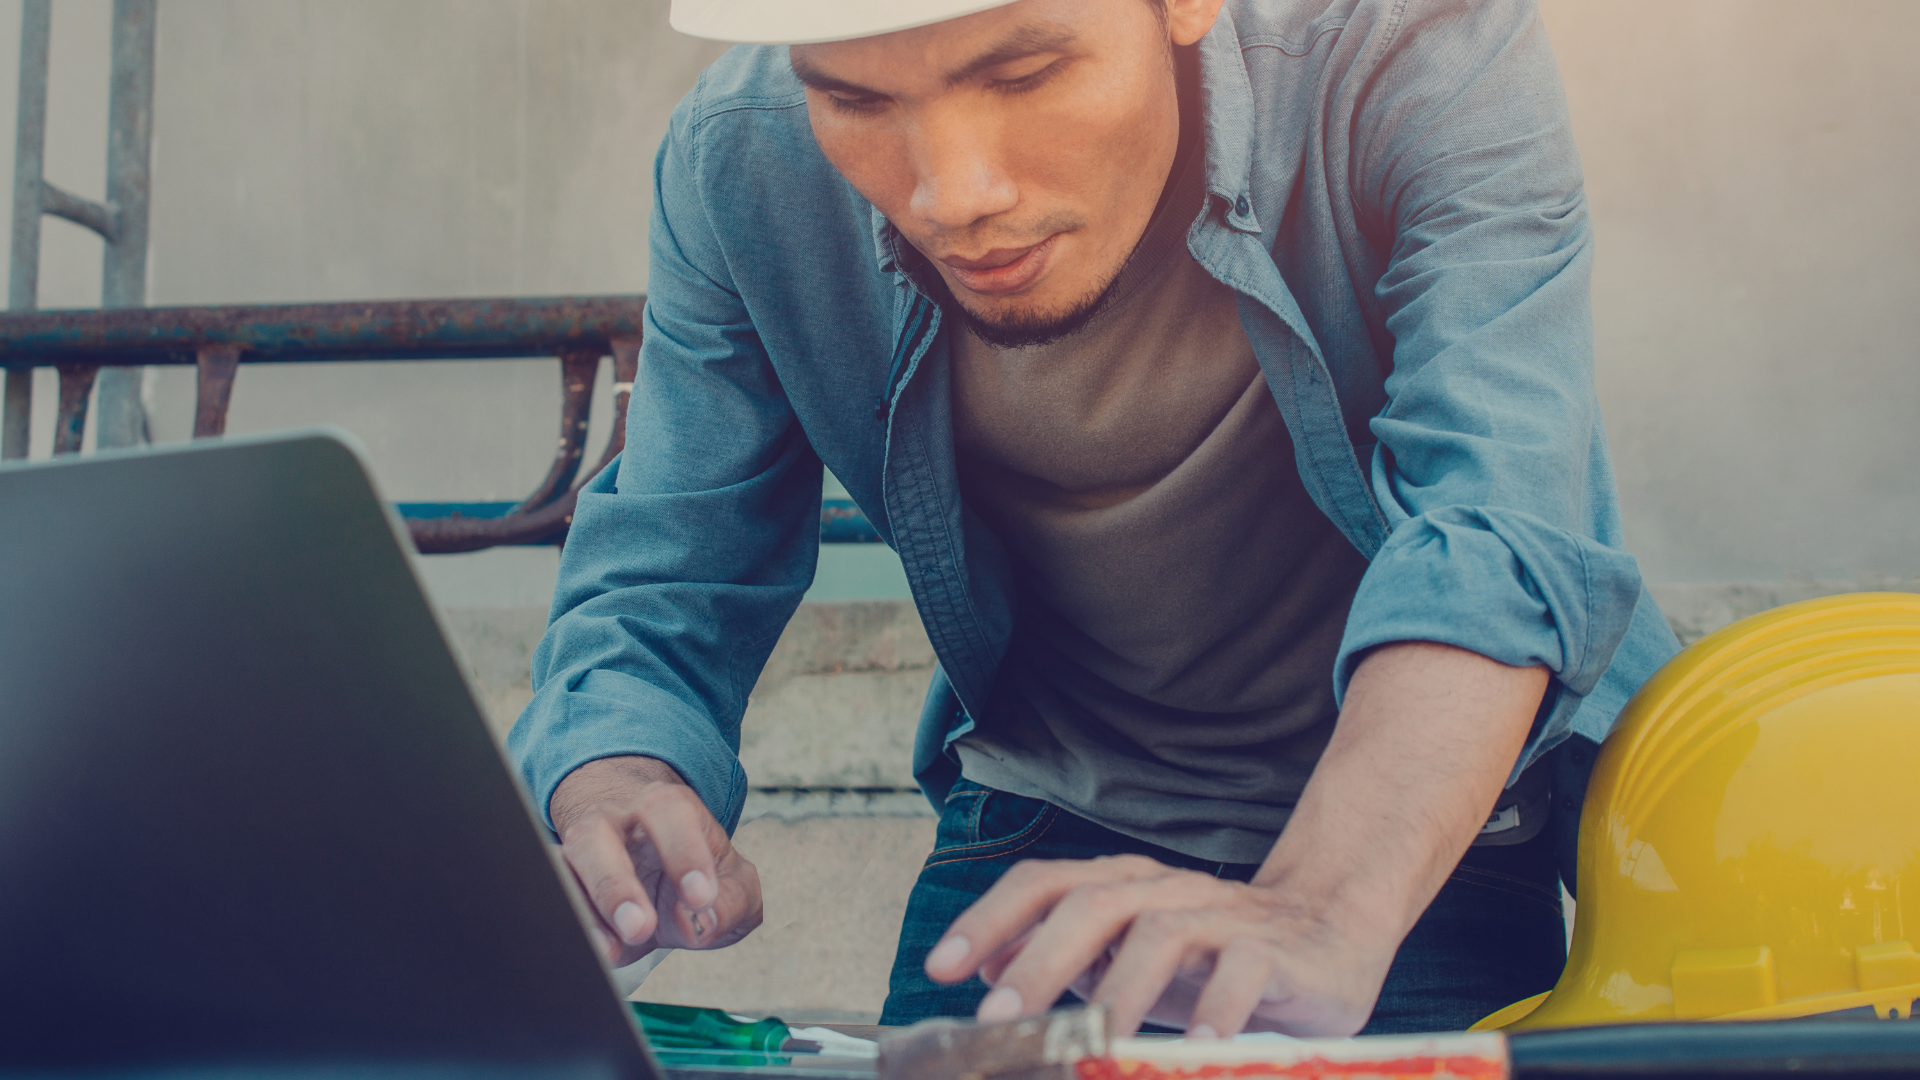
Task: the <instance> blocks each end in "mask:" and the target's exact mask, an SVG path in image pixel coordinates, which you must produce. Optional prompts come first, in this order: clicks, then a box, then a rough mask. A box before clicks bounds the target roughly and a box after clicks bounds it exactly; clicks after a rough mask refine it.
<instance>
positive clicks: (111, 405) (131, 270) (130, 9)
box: [97, 0, 154, 447]
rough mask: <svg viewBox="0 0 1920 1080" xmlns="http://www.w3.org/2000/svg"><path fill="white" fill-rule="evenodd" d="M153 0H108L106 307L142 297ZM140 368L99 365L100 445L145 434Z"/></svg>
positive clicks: (137, 303) (135, 303)
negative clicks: (113, 227) (113, 224)
mask: <svg viewBox="0 0 1920 1080" xmlns="http://www.w3.org/2000/svg"><path fill="white" fill-rule="evenodd" d="M153 24H154V0H113V91H112V94H111V95H110V97H109V99H108V104H107V113H108V127H107V202H108V203H109V204H111V205H113V206H114V207H115V208H117V210H118V217H119V230H118V233H117V234H116V235H115V237H114V239H113V240H112V242H110V243H109V244H107V253H106V263H105V266H104V267H103V269H102V273H101V280H100V306H101V307H103V308H128V307H143V306H145V304H146V302H147V196H148V190H149V186H150V181H151V174H152V162H153V158H152V152H153ZM144 377H145V369H144V368H120V367H110V368H106V369H103V370H102V371H101V372H100V396H99V399H98V401H99V407H100V421H99V423H100V426H99V434H98V436H97V442H98V443H99V445H100V446H102V447H110V446H137V445H139V444H141V443H144V442H147V441H148V438H147V413H146V408H145V406H144V405H143V404H142V403H141V400H140V387H141V384H142V382H143V381H144Z"/></svg>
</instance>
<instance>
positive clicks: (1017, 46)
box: [787, 23, 1075, 98]
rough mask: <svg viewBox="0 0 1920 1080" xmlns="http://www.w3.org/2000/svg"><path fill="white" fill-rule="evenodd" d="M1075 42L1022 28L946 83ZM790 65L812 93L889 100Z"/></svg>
mask: <svg viewBox="0 0 1920 1080" xmlns="http://www.w3.org/2000/svg"><path fill="white" fill-rule="evenodd" d="M1074 38H1075V34H1074V32H1073V31H1072V30H1071V29H1070V28H1068V27H1065V26H1061V25H1059V24H1058V23H1036V24H1032V25H1028V26H1022V27H1019V28H1017V29H1015V30H1014V31H1013V32H1012V33H1010V34H1008V35H1007V36H1006V37H1004V38H1001V39H1000V41H998V42H997V43H995V44H994V45H993V47H992V48H990V49H988V50H987V51H985V52H983V53H981V54H980V55H978V56H976V57H974V58H973V59H971V60H969V61H967V62H966V63H964V64H962V65H960V66H959V67H957V68H955V69H954V70H953V71H951V72H949V73H948V74H947V77H946V83H947V85H948V86H956V85H958V84H960V83H963V82H966V81H967V80H969V79H972V78H974V77H975V76H977V75H979V74H980V73H981V72H983V71H987V70H990V69H992V68H996V67H999V66H1000V65H1001V64H1009V63H1012V62H1013V61H1015V60H1024V59H1026V58H1027V57H1029V56H1036V55H1038V54H1040V53H1049V52H1058V51H1059V50H1061V49H1064V48H1066V47H1067V46H1068V45H1071V44H1073V41H1074ZM787 62H788V64H789V65H790V66H791V67H792V68H793V76H794V78H796V79H799V80H800V82H801V83H803V84H804V85H806V86H807V87H809V88H811V89H814V90H819V91H821V92H823V93H835V94H848V95H852V96H854V97H876V98H883V97H886V96H887V95H885V94H883V93H881V92H880V91H878V90H875V89H873V88H871V87H866V86H861V85H860V84H859V83H853V82H848V81H847V80H845V79H840V78H835V77H834V76H832V75H829V74H827V73H826V72H824V71H821V70H820V69H819V68H817V67H814V66H813V65H812V64H809V63H808V62H807V61H806V59H805V58H804V57H800V56H794V55H791V54H789V56H788V58H787Z"/></svg>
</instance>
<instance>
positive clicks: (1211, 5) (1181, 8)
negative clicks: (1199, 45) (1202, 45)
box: [1166, 0, 1226, 45]
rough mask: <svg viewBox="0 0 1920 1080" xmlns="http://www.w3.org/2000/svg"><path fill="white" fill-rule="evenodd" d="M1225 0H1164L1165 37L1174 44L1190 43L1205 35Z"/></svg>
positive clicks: (1211, 27)
mask: <svg viewBox="0 0 1920 1080" xmlns="http://www.w3.org/2000/svg"><path fill="white" fill-rule="evenodd" d="M1225 2H1226V0H1166V4H1167V37H1169V38H1171V39H1172V40H1173V43H1174V44H1175V45H1191V44H1193V43H1194V42H1196V41H1199V40H1200V39H1201V38H1203V37H1206V36H1207V31H1209V30H1211V29H1213V21H1214V20H1215V19H1217V18H1219V17H1220V5H1221V4H1223V3H1225Z"/></svg>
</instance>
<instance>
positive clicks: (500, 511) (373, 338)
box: [0, 296, 880, 554]
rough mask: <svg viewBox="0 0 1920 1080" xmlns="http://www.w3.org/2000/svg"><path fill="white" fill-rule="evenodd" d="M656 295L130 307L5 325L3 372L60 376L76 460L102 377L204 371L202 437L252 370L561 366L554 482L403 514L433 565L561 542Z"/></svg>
mask: <svg viewBox="0 0 1920 1080" xmlns="http://www.w3.org/2000/svg"><path fill="white" fill-rule="evenodd" d="M645 305H646V298H645V297H644V296H563V297H532V298H528V297H521V298H501V299H489V300H396V301H377V302H367V303H345V304H261V305H245V306H235V307H172V308H128V309H120V310H92V309H81V310H68V311H36V312H12V313H8V314H6V315H0V367H4V368H5V369H6V370H7V373H8V377H9V381H11V380H12V378H13V377H14V375H15V373H22V374H25V375H29V376H30V375H31V372H32V369H33V368H35V367H52V368H54V369H56V370H57V371H58V372H59V373H60V404H59V414H58V419H57V421H56V426H55V432H54V434H55V439H54V452H55V453H57V454H71V453H77V452H78V451H79V449H80V444H81V437H82V435H83V433H84V432H85V429H86V423H87V400H88V395H89V391H90V390H91V388H92V387H93V384H94V382H95V379H96V377H97V376H98V375H99V373H100V372H101V371H102V370H103V369H108V370H111V369H112V368H115V367H121V368H125V367H133V366H141V365H151V366H164V365H186V364H191V365H193V366H194V367H195V368H196V369H197V372H198V380H197V392H196V394H195V402H194V421H193V434H194V437H195V438H208V437H211V436H216V435H220V434H222V433H224V432H225V430H226V424H227V404H228V402H229V400H230V399H231V396H232V393H233V383H234V380H235V378H236V377H237V376H238V373H239V369H240V366H241V365H242V364H270V363H287V362H296V361H297V362H314V361H330V362H352V361H361V360H423V361H431V360H452V359H461V360H484V359H507V358H525V357H530V356H543V355H544V356H552V357H555V358H557V359H558V360H559V363H560V386H561V396H560V440H559V446H558V449H557V450H556V452H555V454H554V459H553V463H552V464H551V465H550V466H549V467H548V469H547V475H546V477H545V478H544V479H542V480H541V481H540V483H539V484H538V485H537V486H535V488H534V489H533V492H532V493H531V494H529V495H528V496H527V497H526V498H524V499H522V500H520V501H519V502H517V503H402V504H400V510H401V513H402V515H403V516H405V517H406V518H407V526H408V528H409V530H410V531H411V532H412V534H413V539H414V544H415V545H416V546H417V547H418V548H419V550H420V551H421V552H422V553H423V554H441V553H449V552H459V551H477V550H479V549H481V548H488V547H495V546H498V545H503V544H541V543H559V542H561V541H562V540H564V539H565V536H566V532H567V527H568V525H569V524H571V523H572V520H573V508H574V503H575V500H576V499H577V498H578V488H577V487H576V486H575V484H574V481H575V479H576V478H578V477H579V474H580V466H581V463H582V461H583V460H584V459H585V452H586V439H587V416H588V411H589V408H590V407H591V405H592V397H593V386H594V382H595V379H596V377H597V376H598V374H599V369H600V363H601V361H602V360H603V359H604V358H606V357H609V356H610V357H612V358H613V390H614V400H613V426H612V432H611V434H610V435H609V436H608V439H607V445H606V447H605V449H604V450H602V451H601V453H600V457H599V459H598V463H597V464H595V465H594V467H593V468H592V469H591V470H588V472H587V476H588V477H589V478H590V477H591V476H592V475H593V474H594V473H597V472H598V471H599V470H600V469H602V468H604V467H605V466H606V465H607V464H608V463H609V462H611V461H612V460H613V459H614V457H615V456H617V455H618V454H619V453H620V452H621V450H622V449H623V448H624V447H625V445H626V413H627V410H626V406H627V399H628V393H629V391H630V390H631V389H632V387H633V377H634V372H635V370H636V368H637V366H638V362H639V355H640V333H641V313H642V310H643V308H644V307H645ZM820 538H821V540H822V541H824V542H827V543H862V542H874V541H878V540H879V539H880V537H879V535H878V534H877V533H876V532H875V531H874V529H873V526H872V525H871V524H869V523H868V522H867V520H866V518H865V516H864V515H862V514H861V513H860V511H859V509H858V508H857V507H855V506H854V505H853V504H852V503H851V502H849V501H847V500H845V499H834V500H827V501H826V502H825V503H824V504H823V506H822V508H821V533H820Z"/></svg>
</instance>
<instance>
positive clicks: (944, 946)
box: [927, 934, 973, 971]
mask: <svg viewBox="0 0 1920 1080" xmlns="http://www.w3.org/2000/svg"><path fill="white" fill-rule="evenodd" d="M972 951H973V942H971V941H968V940H967V939H966V938H963V937H961V936H960V935H958V934H955V935H954V936H952V937H950V938H947V939H946V940H944V941H942V942H941V943H940V944H938V945H935V946H934V947H933V951H932V952H930V953H928V954H927V970H928V971H932V970H933V969H935V968H941V969H946V968H950V967H952V966H953V965H955V964H958V963H959V962H960V961H962V960H965V959H966V958H967V954H968V953H969V952H972Z"/></svg>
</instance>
